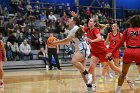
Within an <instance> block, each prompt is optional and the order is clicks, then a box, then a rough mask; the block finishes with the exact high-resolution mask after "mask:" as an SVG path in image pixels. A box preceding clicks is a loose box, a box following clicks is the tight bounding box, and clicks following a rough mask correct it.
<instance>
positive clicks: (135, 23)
mask: <svg viewBox="0 0 140 93" xmlns="http://www.w3.org/2000/svg"><path fill="white" fill-rule="evenodd" d="M127 23H128V24H130V26H131V27H134V28H135V27H140V15H134V16H132V17H131V18H129V19H128V20H127Z"/></svg>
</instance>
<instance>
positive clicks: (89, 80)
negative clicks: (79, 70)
mask: <svg viewBox="0 0 140 93" xmlns="http://www.w3.org/2000/svg"><path fill="white" fill-rule="evenodd" d="M85 77H86V80H87V84H91V83H92V74H87V75H85Z"/></svg>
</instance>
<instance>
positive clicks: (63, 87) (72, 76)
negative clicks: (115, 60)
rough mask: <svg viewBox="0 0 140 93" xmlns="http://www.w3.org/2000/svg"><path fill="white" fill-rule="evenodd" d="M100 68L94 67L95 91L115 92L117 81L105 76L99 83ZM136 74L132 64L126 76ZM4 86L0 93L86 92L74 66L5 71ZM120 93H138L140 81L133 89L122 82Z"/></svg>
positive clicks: (131, 76)
mask: <svg viewBox="0 0 140 93" xmlns="http://www.w3.org/2000/svg"><path fill="white" fill-rule="evenodd" d="M100 73H101V69H100V67H97V68H96V74H97V76H96V85H97V92H96V93H115V89H116V86H117V83H116V82H114V81H113V80H112V79H111V78H109V77H107V78H106V80H105V82H103V83H100V82H99V77H100ZM137 75H138V71H137V67H136V66H135V65H132V66H131V68H130V69H129V73H128V76H129V78H130V79H131V80H135V78H136V77H137ZM4 78H5V79H4V82H5V88H4V89H0V93H88V92H87V90H86V86H85V84H84V82H83V80H82V78H81V76H80V73H79V71H77V70H76V69H75V68H74V67H67V68H66V67H65V68H63V70H61V71H59V70H53V71H46V70H45V69H38V68H37V69H32V70H30V69H29V70H14V71H5V77H4ZM122 93H140V81H137V82H136V81H135V89H134V90H131V89H130V88H129V86H128V84H127V83H126V81H125V83H124V84H123V87H122Z"/></svg>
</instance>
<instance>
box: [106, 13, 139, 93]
mask: <svg viewBox="0 0 140 93" xmlns="http://www.w3.org/2000/svg"><path fill="white" fill-rule="evenodd" d="M127 23H129V24H130V28H128V29H126V30H125V31H124V33H123V36H122V39H121V41H120V42H119V43H118V44H117V46H116V47H115V48H114V49H113V51H112V52H111V53H108V54H107V55H106V56H107V57H110V56H112V54H114V53H115V51H117V50H118V49H119V48H120V47H121V46H122V45H123V43H124V42H126V46H127V49H126V50H125V52H124V57H123V66H122V74H121V75H120V77H119V80H118V87H117V89H116V93H121V86H122V84H123V82H124V79H125V76H126V74H127V73H128V70H129V67H130V65H131V63H132V62H135V63H136V64H137V66H138V67H140V58H139V57H140V16H139V15H134V16H133V17H131V18H130V19H128V21H127Z"/></svg>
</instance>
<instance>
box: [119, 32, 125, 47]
mask: <svg viewBox="0 0 140 93" xmlns="http://www.w3.org/2000/svg"><path fill="white" fill-rule="evenodd" d="M120 36H121V39H122V33H120ZM123 45H124V48H125V49H126V48H127V46H126V42H124V44H123Z"/></svg>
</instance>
